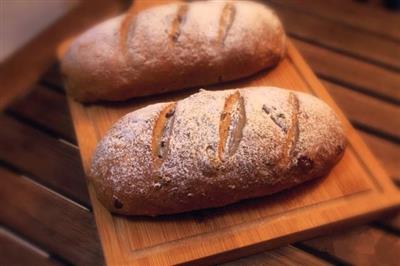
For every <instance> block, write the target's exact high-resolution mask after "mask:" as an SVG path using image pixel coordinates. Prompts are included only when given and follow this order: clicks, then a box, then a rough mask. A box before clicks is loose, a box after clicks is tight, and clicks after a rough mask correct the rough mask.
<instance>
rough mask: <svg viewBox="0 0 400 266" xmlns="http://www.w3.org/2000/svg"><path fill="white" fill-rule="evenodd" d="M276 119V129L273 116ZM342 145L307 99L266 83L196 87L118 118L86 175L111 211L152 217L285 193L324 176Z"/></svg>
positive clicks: (327, 116) (328, 119)
mask: <svg viewBox="0 0 400 266" xmlns="http://www.w3.org/2000/svg"><path fill="white" fill-rule="evenodd" d="M172 110H173V111H172ZM266 110H267V111H266ZM224 112H225V114H226V115H225V117H228V119H225V118H223V119H221V114H222V113H224ZM166 114H170V115H166ZM279 114H283V117H284V118H281V120H279V124H280V125H281V126H282V127H280V126H277V124H276V123H275V122H274V121H273V119H271V116H273V115H275V116H277V117H278V116H279ZM167 116H168V117H167ZM233 117H236V118H235V119H233ZM234 121H236V122H234ZM240 121H242V122H240ZM221 125H222V126H221ZM221 127H222V128H223V129H222V130H221ZM163 139H166V140H167V142H168V147H167V149H166V151H164V152H162V153H161V155H162V156H161V157H162V158H159V157H158V155H159V154H160V153H159V147H160V143H161V141H162V140H163ZM344 148H345V136H344V134H343V130H342V128H341V125H340V122H339V121H338V119H337V118H336V116H335V114H334V113H333V111H332V110H331V109H330V108H329V107H328V106H327V105H326V104H324V103H323V102H322V101H320V100H319V99H317V98H315V97H313V96H310V95H306V94H304V93H299V92H294V91H289V90H283V89H278V88H273V87H260V88H245V89H240V90H227V91H201V92H199V93H196V94H194V95H192V96H190V97H188V98H186V99H183V100H180V101H178V102H177V103H160V104H155V105H150V106H148V107H145V108H143V109H140V110H137V111H135V112H132V113H130V114H128V115H126V116H125V117H123V118H122V119H121V120H120V121H119V122H117V123H116V124H115V125H114V126H113V127H112V129H110V131H109V132H108V133H107V134H106V136H105V137H104V138H103V140H102V141H101V142H100V143H99V144H98V146H97V149H96V152H95V153H94V156H93V161H92V169H91V174H90V177H91V180H92V182H93V183H94V187H95V189H96V192H97V197H98V198H99V200H100V201H101V202H102V203H103V204H104V205H105V206H106V207H107V208H108V209H110V210H111V211H112V212H116V213H120V214H127V215H152V216H154V215H161V214H170V213H178V212H184V211H190V210H195V209H201V208H209V207H218V206H224V205H227V204H230V203H234V202H236V201H239V200H242V199H246V198H250V197H258V196H264V195H267V194H271V193H274V192H277V191H281V190H283V189H287V188H290V187H292V186H295V185H297V184H300V183H302V182H305V181H307V180H309V179H312V178H316V177H320V176H322V175H324V174H326V173H327V172H328V171H329V170H330V169H331V168H332V167H333V166H334V164H335V163H336V162H337V161H338V160H339V159H340V157H341V155H342V153H343V151H344Z"/></svg>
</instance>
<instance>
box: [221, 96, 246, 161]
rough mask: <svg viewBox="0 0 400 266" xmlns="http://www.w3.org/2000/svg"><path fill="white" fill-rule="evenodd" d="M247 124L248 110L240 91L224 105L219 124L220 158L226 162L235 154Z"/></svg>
mask: <svg viewBox="0 0 400 266" xmlns="http://www.w3.org/2000/svg"><path fill="white" fill-rule="evenodd" d="M245 124H246V110H245V107H244V100H243V97H242V96H240V93H239V91H237V92H235V93H233V94H231V95H230V96H229V97H228V98H227V99H226V100H225V104H224V110H223V111H222V113H221V120H220V124H219V143H218V158H219V160H220V161H224V160H226V159H227V158H229V157H231V156H232V155H233V154H235V152H236V150H237V149H238V147H239V143H240V141H241V139H242V135H243V128H244V126H245Z"/></svg>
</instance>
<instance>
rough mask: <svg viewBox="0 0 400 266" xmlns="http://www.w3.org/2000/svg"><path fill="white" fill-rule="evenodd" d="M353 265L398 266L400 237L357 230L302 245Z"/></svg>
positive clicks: (369, 230) (341, 232)
mask: <svg viewBox="0 0 400 266" xmlns="http://www.w3.org/2000/svg"><path fill="white" fill-rule="evenodd" d="M302 245H305V246H307V247H311V248H313V249H316V250H319V251H321V252H326V253H328V254H331V255H332V256H335V257H337V258H340V259H342V260H344V261H347V262H349V263H351V264H354V265H398V252H399V250H400V238H399V237H398V236H396V235H392V234H389V233H386V232H385V231H382V230H379V229H376V228H373V227H368V226H362V227H356V228H352V229H350V230H346V231H340V232H334V233H331V234H329V235H326V236H324V237H319V238H316V239H312V240H308V241H304V242H302Z"/></svg>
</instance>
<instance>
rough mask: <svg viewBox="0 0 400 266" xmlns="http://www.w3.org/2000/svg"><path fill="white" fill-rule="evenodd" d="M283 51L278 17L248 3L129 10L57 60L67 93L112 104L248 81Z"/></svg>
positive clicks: (82, 38)
mask: <svg viewBox="0 0 400 266" xmlns="http://www.w3.org/2000/svg"><path fill="white" fill-rule="evenodd" d="M285 51H286V37H285V34H284V31H283V28H282V25H281V23H280V21H279V19H278V18H277V16H276V15H275V14H274V13H273V12H272V11H271V10H270V9H269V8H268V7H266V6H264V5H262V4H260V3H255V2H248V1H210V2H209V1H194V2H190V3H187V4H182V3H175V4H169V5H164V6H158V7H154V8H151V9H148V10H144V11H142V12H140V13H138V14H137V15H134V14H133V12H132V11H129V12H128V13H127V14H125V15H122V16H120V17H116V18H112V19H110V20H107V21H105V22H103V23H101V24H99V25H97V26H95V27H94V28H92V29H90V30H89V31H87V32H85V33H84V34H82V35H81V36H80V37H78V38H77V39H76V40H75V41H74V42H73V43H72V45H71V46H70V48H69V49H68V51H67V53H66V54H65V56H64V58H63V60H62V72H63V75H64V76H65V81H66V87H67V91H68V93H69V94H70V95H71V96H73V97H74V98H75V99H77V100H79V101H83V102H93V101H98V100H106V101H117V100H126V99H129V98H133V97H141V96H146V95H152V94H159V93H164V92H167V91H174V90H181V89H185V88H188V87H195V86H203V85H208V84H215V83H219V82H223V81H228V80H235V79H239V78H242V77H247V76H250V75H252V74H255V73H257V72H259V71H260V70H262V69H265V68H268V67H272V66H275V65H276V64H277V63H278V62H279V61H280V59H281V58H282V57H283V56H284V54H285Z"/></svg>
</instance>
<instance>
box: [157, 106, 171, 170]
mask: <svg viewBox="0 0 400 266" xmlns="http://www.w3.org/2000/svg"><path fill="white" fill-rule="evenodd" d="M175 107H176V103H175V102H174V103H170V104H168V105H167V106H166V107H165V108H164V109H163V110H161V112H160V115H159V116H158V118H157V121H156V122H155V124H154V128H153V134H152V143H151V150H152V154H153V166H154V170H157V169H158V168H159V167H160V166H161V164H162V163H163V161H164V160H165V158H166V156H167V155H168V151H169V149H168V147H169V141H170V139H171V132H172V127H173V125H174V121H175V116H174V114H175Z"/></svg>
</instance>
